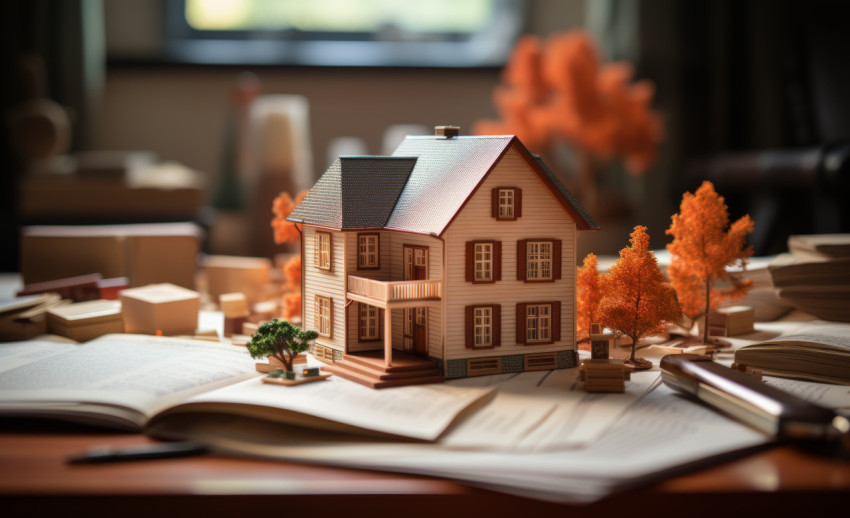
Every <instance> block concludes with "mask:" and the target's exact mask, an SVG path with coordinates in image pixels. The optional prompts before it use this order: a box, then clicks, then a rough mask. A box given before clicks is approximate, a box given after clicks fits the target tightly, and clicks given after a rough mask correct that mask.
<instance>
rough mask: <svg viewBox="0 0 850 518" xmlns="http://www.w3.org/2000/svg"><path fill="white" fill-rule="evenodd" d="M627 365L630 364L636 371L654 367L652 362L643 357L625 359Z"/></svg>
mask: <svg viewBox="0 0 850 518" xmlns="http://www.w3.org/2000/svg"><path fill="white" fill-rule="evenodd" d="M625 362H626V365H630V366H631V367H632V368H633V369H634V370H636V371H646V370H649V369H651V368H652V362H651V361H649V360H644V359H643V358H635V359H634V360H625Z"/></svg>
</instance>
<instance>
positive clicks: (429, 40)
mask: <svg viewBox="0 0 850 518" xmlns="http://www.w3.org/2000/svg"><path fill="white" fill-rule="evenodd" d="M522 3H523V2H522V0H463V1H458V0H428V1H422V2H414V1H408V0H310V1H309V2H305V1H303V0H183V1H174V2H169V3H168V4H167V5H168V11H167V18H168V35H169V50H170V54H171V56H172V57H173V58H174V59H176V60H178V61H184V62H195V63H213V64H215V63H220V64H228V63H240V64H246V63H248V64H296V65H327V66H439V67H470V66H500V65H502V64H504V61H505V58H506V57H507V55H508V52H509V51H510V48H511V45H512V44H513V41H514V39H515V38H516V36H517V35H518V34H519V31H520V29H521V27H522Z"/></svg>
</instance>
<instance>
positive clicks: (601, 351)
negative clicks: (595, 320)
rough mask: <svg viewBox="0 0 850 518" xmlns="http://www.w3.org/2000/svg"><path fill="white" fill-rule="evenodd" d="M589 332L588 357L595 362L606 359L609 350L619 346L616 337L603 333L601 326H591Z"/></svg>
mask: <svg viewBox="0 0 850 518" xmlns="http://www.w3.org/2000/svg"><path fill="white" fill-rule="evenodd" d="M590 331H591V332H590V357H591V358H593V359H595V360H605V359H608V358H609V357H610V351H611V349H612V348H616V347H617V345H618V344H619V342H618V340H617V338H616V335H614V334H613V333H603V332H602V325H601V324H591V326H590Z"/></svg>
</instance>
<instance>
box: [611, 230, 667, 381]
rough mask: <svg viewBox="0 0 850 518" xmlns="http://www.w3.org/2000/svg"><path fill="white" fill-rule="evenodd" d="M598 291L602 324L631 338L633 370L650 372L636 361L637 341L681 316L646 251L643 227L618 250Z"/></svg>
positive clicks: (656, 331) (653, 261) (654, 263)
mask: <svg viewBox="0 0 850 518" xmlns="http://www.w3.org/2000/svg"><path fill="white" fill-rule="evenodd" d="M601 287H602V300H601V302H600V308H599V309H600V314H601V319H600V320H601V321H602V324H603V325H604V326H605V327H608V328H610V329H613V330H614V331H617V332H620V333H622V334H624V335H626V336H628V337H629V338H631V339H632V352H631V355H630V356H629V361H630V362H631V363H632V364H634V365H635V367H636V368H639V369H640V368H649V367H650V366H651V363H649V362H647V361H646V360H636V359H635V349H636V346H637V343H638V341H639V340H640V339H641V338H643V337H645V336H648V335H652V334H656V333H658V332H660V331H663V330H664V328H665V326H666V324H667V323H669V322H677V321H678V320H679V318H680V317H681V314H682V313H681V310H680V309H679V303H678V302H677V301H676V292H675V291H674V290H673V287H672V286H671V285H670V282H668V281H667V279H666V278H665V277H664V274H663V273H661V269H660V268H659V267H658V261H657V260H656V259H655V255H654V254H653V253H652V252H651V251H650V250H649V234H647V233H646V227H644V226H640V225H638V226H636V227H635V229H634V232H632V234H631V246H628V247H626V248H623V249H622V250H620V258H619V259H618V260H617V262H616V263H614V265H613V266H611V269H610V270H609V271H608V273H606V274H604V275H602V276H601Z"/></svg>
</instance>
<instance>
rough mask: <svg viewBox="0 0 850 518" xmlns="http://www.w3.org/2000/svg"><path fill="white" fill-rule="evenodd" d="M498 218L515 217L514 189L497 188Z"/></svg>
mask: <svg viewBox="0 0 850 518" xmlns="http://www.w3.org/2000/svg"><path fill="white" fill-rule="evenodd" d="M498 203H499V207H498V214H499V217H498V219H516V189H514V188H508V189H499V196H498Z"/></svg>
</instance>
